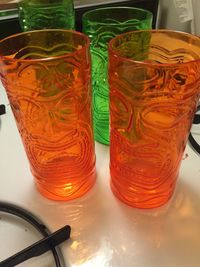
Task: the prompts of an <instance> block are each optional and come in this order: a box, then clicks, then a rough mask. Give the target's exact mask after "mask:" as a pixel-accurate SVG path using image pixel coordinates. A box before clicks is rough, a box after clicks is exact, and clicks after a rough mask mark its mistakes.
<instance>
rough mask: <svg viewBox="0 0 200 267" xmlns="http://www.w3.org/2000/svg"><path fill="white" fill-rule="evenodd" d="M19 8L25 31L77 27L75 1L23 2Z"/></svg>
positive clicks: (26, 0)
mask: <svg viewBox="0 0 200 267" xmlns="http://www.w3.org/2000/svg"><path fill="white" fill-rule="evenodd" d="M18 6H19V21H20V25H21V28H22V30H23V31H32V30H39V29H69V30H71V29H74V27H75V16H74V5H73V0H21V1H20V2H19V4H18Z"/></svg>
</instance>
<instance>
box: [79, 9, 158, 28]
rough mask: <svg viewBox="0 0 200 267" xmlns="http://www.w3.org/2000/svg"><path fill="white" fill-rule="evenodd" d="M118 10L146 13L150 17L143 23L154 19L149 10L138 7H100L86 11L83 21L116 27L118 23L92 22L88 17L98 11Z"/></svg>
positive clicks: (96, 20)
mask: <svg viewBox="0 0 200 267" xmlns="http://www.w3.org/2000/svg"><path fill="white" fill-rule="evenodd" d="M117 9H124V10H132V11H133V10H134V11H140V12H141V13H146V14H147V15H148V16H147V18H145V19H143V20H141V21H146V20H148V19H150V18H151V19H153V13H152V12H151V11H149V10H147V9H142V8H137V7H128V6H115V7H99V8H95V9H92V10H89V11H86V12H85V13H84V14H83V16H82V21H86V20H88V21H92V22H96V23H98V24H99V25H108V24H109V25H110V26H112V25H116V23H105V22H100V21H99V20H98V19H95V20H90V19H89V18H88V17H87V16H89V15H91V14H93V13H95V12H96V11H104V10H117Z"/></svg>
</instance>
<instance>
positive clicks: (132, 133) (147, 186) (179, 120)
mask: <svg viewBox="0 0 200 267" xmlns="http://www.w3.org/2000/svg"><path fill="white" fill-rule="evenodd" d="M109 84H110V112H111V146H110V171H111V187H112V190H113V192H114V194H115V195H116V196H117V197H118V198H119V199H120V200H122V201H123V202H125V203H126V204H128V205H130V206H133V207H137V208H155V207H158V206H161V205H163V204H165V203H166V202H167V201H168V200H169V199H170V198H171V196H172V194H173V192H174V190H175V185H176V181H177V178H178V174H179V168H180V163H181V160H182V156H183V152H184V149H185V146H186V143H187V139H188V134H189V131H190V127H191V123H192V120H193V116H194V113H195V110H196V106H197V102H198V99H199V93H200V39H199V38H198V37H196V36H193V35H190V34H187V33H181V32H175V31H167V30H155V31H136V32H129V33H125V34H123V35H119V36H117V37H116V38H114V39H113V40H112V41H111V42H110V43H109Z"/></svg>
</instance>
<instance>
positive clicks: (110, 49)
mask: <svg viewBox="0 0 200 267" xmlns="http://www.w3.org/2000/svg"><path fill="white" fill-rule="evenodd" d="M140 32H141V33H142V32H146V33H148V32H151V33H172V34H175V33H177V34H180V35H182V36H188V37H189V38H191V37H192V39H195V40H198V41H199V43H200V37H198V36H197V35H193V34H191V33H187V32H183V31H176V30H168V29H154V30H137V31H130V32H125V33H122V34H119V35H117V36H115V37H114V38H113V39H112V40H110V42H109V43H108V52H109V54H112V55H113V56H116V57H117V58H119V59H120V60H121V61H124V62H130V63H136V64H138V65H142V66H146V67H147V66H148V67H151V68H153V67H155V68H158V67H174V66H183V65H188V64H192V63H194V62H200V55H199V59H194V60H190V61H187V62H183V63H154V62H153V63H152V62H143V61H139V60H134V59H131V58H128V57H125V56H121V55H120V54H119V53H117V51H116V50H115V49H113V48H112V44H113V43H114V42H115V41H116V40H117V39H119V38H120V37H123V36H125V35H129V34H134V33H140Z"/></svg>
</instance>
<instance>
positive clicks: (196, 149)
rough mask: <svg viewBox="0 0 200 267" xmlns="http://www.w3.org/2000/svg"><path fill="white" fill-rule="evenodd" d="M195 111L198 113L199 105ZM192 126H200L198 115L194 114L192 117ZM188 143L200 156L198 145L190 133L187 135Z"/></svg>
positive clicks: (199, 115) (199, 116)
mask: <svg viewBox="0 0 200 267" xmlns="http://www.w3.org/2000/svg"><path fill="white" fill-rule="evenodd" d="M197 111H200V105H199V106H198V107H197ZM193 124H200V114H196V115H195V116H194V120H193ZM189 142H190V144H191V146H192V147H193V149H194V150H195V151H196V152H197V153H198V154H200V145H199V144H198V143H197V141H196V140H195V139H194V137H193V135H192V133H190V135H189Z"/></svg>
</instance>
